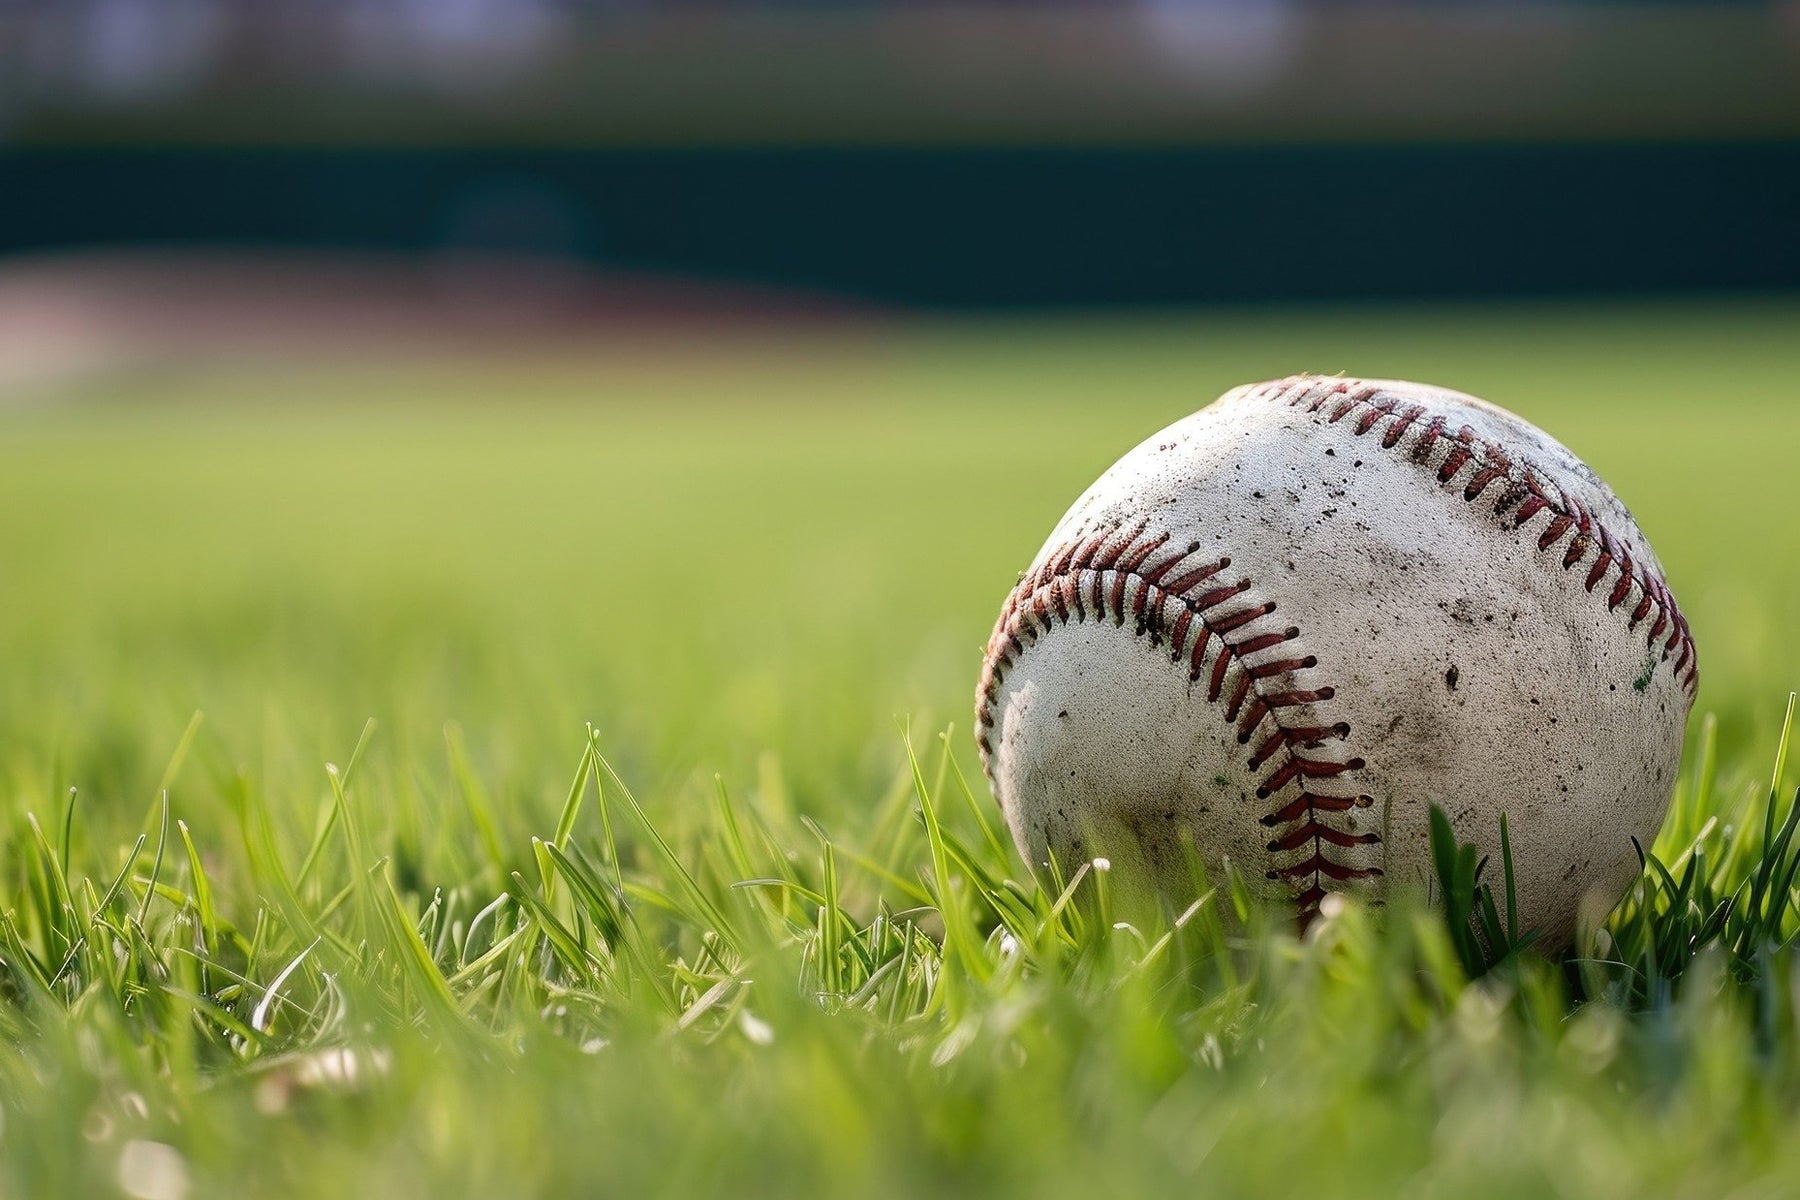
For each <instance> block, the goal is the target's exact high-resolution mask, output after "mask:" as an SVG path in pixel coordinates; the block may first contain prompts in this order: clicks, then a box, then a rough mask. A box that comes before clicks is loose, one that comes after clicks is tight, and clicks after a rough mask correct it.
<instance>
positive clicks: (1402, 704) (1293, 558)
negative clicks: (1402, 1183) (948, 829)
mask: <svg viewBox="0 0 1800 1200" xmlns="http://www.w3.org/2000/svg"><path fill="white" fill-rule="evenodd" d="M1696 671H1697V663H1696V658H1695V650H1694V645H1693V641H1692V638H1691V635H1690V633H1689V630H1688V625H1687V622H1686V620H1685V619H1684V618H1683V617H1682V615H1681V613H1680V611H1679V609H1678V608H1677V607H1676V603H1675V599H1674V597H1673V596H1672V595H1671V594H1670V592H1669V589H1668V586H1667V585H1666V583H1665V582H1664V580H1663V572H1662V568H1661V566H1660V565H1659V564H1658V562H1657V559H1656V556H1655V554H1654V552H1653V551H1652V550H1651V548H1650V545H1649V543H1648V541H1647V540H1646V538H1645V536H1644V533H1643V531H1642V530H1640V529H1639V528H1638V526H1637V524H1636V522H1635V521H1634V520H1633V519H1632V516H1631V514H1630V513H1629V512H1628V511H1627V510H1626V508H1625V506H1624V504H1623V503H1621V502H1620V500H1619V499H1618V498H1617V497H1616V496H1614V495H1613V493H1612V491H1611V490H1610V489H1609V488H1608V487H1607V486H1606V484H1605V483H1603V482H1602V481H1601V480H1600V479H1599V477H1598V476H1596V475H1595V474H1594V472H1593V471H1591V470H1590V469H1588V467H1587V466H1586V465H1584V464H1583V463H1582V462H1581V461H1580V460H1579V459H1578V458H1576V457H1575V455H1574V454H1572V453H1571V452H1570V451H1569V450H1568V449H1566V448H1565V447H1564V446H1562V445H1561V444H1560V443H1558V442H1557V441H1555V440H1554V439H1553V438H1551V437H1550V436H1549V435H1547V434H1545V433H1544V432H1542V431H1541V430H1539V429H1537V428H1536V427H1534V426H1532V425H1531V424H1529V423H1527V422H1526V421H1524V420H1522V419H1521V418H1519V417H1516V416H1514V415H1512V414H1511V413H1508V412H1506V411H1504V410H1503V409H1500V408H1498V407H1496V406H1494V405H1491V404H1488V403H1486V402H1484V401H1482V400H1478V399H1476V398H1474V397H1472V396H1467V395H1463V394H1461V393H1458V392H1453V391H1448V390H1444V389H1441V388H1436V387H1429V386H1425V385H1422V384H1416V383H1405V382H1399V381H1385V380H1371V381H1363V380H1355V379H1343V378H1336V377H1329V378H1327V377H1310V376H1308V377H1298V378H1292V379H1285V380H1280V381H1277V382H1272V383H1263V384H1255V385H1251V386H1246V387H1241V388H1238V389H1236V390H1234V391H1231V392H1229V393H1227V394H1226V395H1225V396H1223V397H1221V398H1220V399H1219V400H1218V401H1217V402H1216V403H1214V404H1212V405H1211V406H1209V407H1207V408H1205V409H1203V410H1201V411H1200V412H1198V413H1195V414H1194V415H1192V416H1190V417H1188V418H1186V419H1184V420H1182V421H1179V422H1177V423H1176V424H1174V425H1172V426H1170V427H1169V428H1167V429H1165V430H1163V431H1162V432H1160V433H1158V434H1156V435H1154V436H1153V437H1151V438H1149V439H1148V440H1147V441H1145V442H1144V443H1143V444H1142V445H1140V446H1138V447H1137V448H1136V449H1135V450H1132V451H1131V452H1130V453H1129V454H1127V455H1126V456H1125V457H1124V458H1122V459H1121V460H1119V462H1118V463H1116V464H1115V465H1114V466H1113V467H1112V468H1111V469H1110V470H1108V471H1107V472H1106V473H1105V474H1104V475H1102V476H1101V478H1100V479H1099V480H1098V481H1097V482H1096V483H1095V484H1094V485H1093V486H1092V487H1090V488H1089V489H1088V491H1087V492H1086V493H1085V494H1084V495H1083V496H1081V498H1080V499H1079V500H1077V501H1076V502H1075V504H1074V506H1073V507H1072V508H1071V509H1070V510H1069V511H1068V513H1067V514H1066V515H1065V516H1064V517H1063V518H1062V520H1061V521H1060V522H1059V523H1058V524H1057V526H1056V528H1055V529H1054V531H1052V533H1051V534H1050V537H1049V539H1048V540H1047V541H1046V542H1045V543H1044V547H1043V549H1042V550H1040V551H1039V552H1038V555H1037V558H1036V559H1035V561H1033V562H1032V564H1031V566H1030V567H1029V569H1028V570H1026V572H1025V573H1024V575H1023V576H1022V577H1021V578H1020V580H1019V582H1018V585H1017V586H1016V587H1015V588H1014V589H1013V591H1012V594H1011V595H1010V596H1009V597H1008V598H1007V600H1006V602H1005V605H1004V607H1003V608H1002V610H1001V613H1000V618H999V621H998V624H997V625H996V627H995V630H994V633H993V637H992V639H991V640H990V642H989V644H988V648H987V654H986V659H985V662H984V664H983V668H982V672H981V678H980V682H979V685H978V692H977V697H976V705H977V721H978V724H977V727H976V729H977V735H978V737H979V742H980V748H981V753H982V760H983V763H984V765H985V767H986V769H987V772H988V775H989V778H990V780H991V782H992V785H993V789H994V792H995V795H996V797H997V798H998V800H999V802H1000V805H1001V808H1002V809H1003V810H1004V812H1005V815H1006V819H1007V822H1008V824H1009V825H1010V827H1011V829H1012V833H1013V837H1014V839H1015V841H1016V842H1017V844H1018V846H1019V849H1020V851H1021V853H1023V854H1024V855H1025V857H1026V860H1027V861H1028V862H1029V863H1030V864H1032V866H1033V869H1034V870H1038V871H1040V872H1042V871H1046V870H1047V869H1048V868H1049V866H1050V863H1051V861H1052V860H1053V859H1054V860H1055V862H1056V863H1057V864H1058V867H1059V868H1060V869H1062V870H1063V871H1064V872H1065V873H1066V872H1067V871H1068V870H1069V869H1072V867H1073V865H1074V864H1076V863H1078V862H1080V861H1082V860H1085V859H1090V858H1093V857H1095V856H1096V855H1100V854H1104V855H1106V856H1107V857H1108V858H1109V859H1110V860H1111V862H1112V864H1113V866H1114V874H1115V877H1116V878H1118V879H1119V881H1120V883H1121V885H1122V886H1126V887H1131V886H1136V887H1139V888H1141V889H1147V890H1150V891H1160V892H1162V893H1163V894H1164V895H1165V897H1166V898H1168V899H1170V900H1178V899H1180V897H1179V896H1177V895H1174V894H1173V893H1174V892H1175V891H1176V889H1179V888H1180V887H1182V886H1184V883H1183V881H1184V880H1187V879H1189V878H1191V876H1190V875H1189V873H1188V871H1187V869H1186V868H1187V866H1188V864H1190V863H1191V862H1193V861H1196V860H1197V861H1198V862H1199V863H1200V864H1201V865H1202V866H1203V867H1205V868H1206V870H1207V872H1208V874H1209V875H1215V873H1217V872H1221V871H1223V870H1224V869H1225V867H1226V866H1227V864H1229V865H1230V867H1231V868H1233V869H1234V870H1236V871H1237V872H1238V873H1239V874H1240V875H1241V876H1242V877H1243V878H1245V879H1246V880H1248V881H1250V882H1251V884H1252V886H1253V887H1254V888H1255V889H1256V890H1257V891H1259V892H1260V893H1261V894H1263V895H1264V896H1266V897H1267V898H1268V899H1269V901H1270V902H1271V903H1272V904H1278V905H1284V906H1287V907H1289V908H1291V910H1292V912H1293V914H1294V916H1295V918H1296V919H1297V920H1298V922H1299V924H1300V925H1301V926H1302V927H1305V926H1307V925H1308V924H1309V923H1310V922H1311V921H1312V920H1313V918H1314V917H1316V915H1317V914H1318V912H1319V911H1320V908H1321V906H1322V905H1324V904H1325V903H1326V901H1327V898H1328V897H1330V896H1331V895H1333V894H1334V893H1353V894H1357V895H1360V896H1363V897H1365V898H1366V899H1369V900H1372V901H1376V902H1379V901H1381V900H1383V899H1385V898H1386V897H1387V896H1389V895H1391V894H1393V893H1394V892H1395V891H1396V890H1398V889H1414V890H1416V891H1417V892H1418V893H1420V894H1426V893H1428V892H1429V890H1430V883H1431V880H1432V878H1433V874H1432V867H1431V857H1430V841H1429V819H1430V810H1431V807H1432V806H1433V805H1434V804H1435V805H1437V806H1439V807H1441V808H1442V809H1443V810H1444V811H1445V813H1446V814H1447V816H1448V817H1449V819H1450V821H1451V824H1452V826H1453V827H1454V829H1455V832H1456V834H1457V836H1458V838H1459V840H1462V841H1464V842H1472V843H1474V844H1476V845H1477V846H1479V847H1481V848H1482V850H1483V851H1484V852H1486V853H1489V854H1490V855H1497V854H1498V850H1499V846H1500V822H1501V817H1502V814H1505V816H1506V819H1507V823H1508V827H1509V832H1510V840H1511V847H1512V851H1513V858H1514V861H1515V869H1516V872H1517V876H1516V883H1515V893H1514V894H1515V898H1516V901H1517V904H1518V913H1519V919H1520V922H1521V924H1522V925H1524V926H1527V927H1532V928H1536V929H1538V930H1540V931H1541V933H1542V935H1543V938H1544V940H1545V943H1546V944H1549V945H1555V944H1560V943H1563V942H1566V941H1567V939H1568V937H1569V936H1570V934H1571V932H1572V931H1573V929H1574V926H1575V923H1576V920H1577V916H1578V913H1580V912H1581V911H1582V905H1583V902H1584V899H1585V898H1589V897H1592V899H1593V901H1594V902H1596V903H1597V904H1598V905H1599V907H1600V909H1601V910H1602V911H1603V910H1604V907H1606V906H1609V905H1610V904H1611V903H1612V902H1613V901H1615V900H1617V898H1618V897H1619V896H1620V895H1621V894H1622V893H1623V891H1624V890H1625V888H1626V887H1627V886H1628V885H1629V884H1630V882H1631V880H1632V879H1633V878H1635V877H1636V875H1637V873H1638V871H1639V859H1638V854H1637V849H1636V847H1635V846H1634V844H1633V839H1634V838H1635V839H1636V840H1637V842H1638V843H1640V844H1642V845H1646V846H1647V845H1648V844H1649V842H1650V841H1651V839H1652V838H1653V837H1654V835H1655V834H1656V831H1657V829H1658V827H1659V825H1660V823H1661V821H1662V817H1663V814H1664V810H1665V808H1666V806H1667V803H1668V798H1669V794H1670V790H1671V787H1672V784H1673V782H1674V778H1675V772H1676V768H1677V765H1678V762H1679V759H1680V755H1681V744H1682V735H1683V730H1684V727H1685V724H1686V720H1687V714H1688V709H1689V707H1690V705H1691V702H1692V697H1693V693H1694V687H1695V683H1696V677H1697V675H1696ZM1215 877H1216V875H1215Z"/></svg>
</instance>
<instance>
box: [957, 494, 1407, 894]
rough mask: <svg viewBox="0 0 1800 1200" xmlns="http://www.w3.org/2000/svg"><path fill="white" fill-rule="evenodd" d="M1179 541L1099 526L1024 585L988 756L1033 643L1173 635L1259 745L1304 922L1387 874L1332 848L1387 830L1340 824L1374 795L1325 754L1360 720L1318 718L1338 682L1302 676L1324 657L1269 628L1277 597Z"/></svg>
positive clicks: (1179, 651) (980, 737)
mask: <svg viewBox="0 0 1800 1200" xmlns="http://www.w3.org/2000/svg"><path fill="white" fill-rule="evenodd" d="M1168 540H1169V539H1168V535H1167V534H1160V535H1150V534H1149V533H1148V532H1147V525H1146V524H1144V523H1139V524H1137V525H1134V526H1127V527H1124V528H1120V529H1115V530H1112V531H1110V532H1107V533H1102V534H1097V535H1094V536H1092V537H1088V538H1086V539H1083V540H1081V541H1078V542H1073V543H1068V544H1065V545H1063V546H1061V547H1059V548H1057V549H1056V550H1053V551H1051V552H1050V553H1048V554H1046V555H1045V556H1044V557H1043V559H1042V561H1041V563H1040V565H1039V566H1038V567H1037V568H1036V569H1035V570H1033V571H1032V572H1031V573H1029V574H1027V575H1026V576H1025V577H1024V578H1023V579H1021V580H1020V581H1019V583H1018V585H1017V586H1016V587H1014V589H1013V591H1012V594H1011V595H1010V596H1008V597H1007V600H1006V604H1005V606H1004V607H1003V608H1002V609H1001V612H1000V619H999V621H998V622H997V623H996V624H995V627H994V633H993V636H992V637H990V638H989V639H988V646H987V654H986V655H985V657H984V660H983V663H982V670H981V679H980V682H979V684H978V686H977V693H976V721H977V738H976V740H977V743H978V745H979V746H980V748H981V756H982V765H983V767H984V768H985V769H987V770H988V771H989V773H990V777H991V773H992V758H993V748H992V744H991V742H990V733H991V732H992V730H993V728H994V721H995V717H994V708H995V705H996V703H997V701H998V700H999V695H1000V688H1001V685H1002V683H1003V682H1004V679H1005V675H1006V672H1007V671H1008V670H1009V669H1010V668H1011V667H1012V665H1013V663H1014V661H1015V660H1016V659H1017V658H1018V657H1019V656H1020V655H1022V654H1023V653H1024V652H1025V650H1026V648H1027V647H1028V646H1030V645H1031V644H1033V643H1034V642H1036V641H1037V639H1038V638H1039V637H1040V636H1042V635H1043V634H1044V633H1047V632H1048V631H1049V630H1051V629H1052V628H1054V627H1056V626H1058V625H1066V624H1068V623H1069V622H1070V621H1074V622H1076V623H1086V622H1098V621H1111V622H1112V623H1113V624H1114V625H1115V626H1121V627H1122V626H1123V625H1124V624H1125V621H1126V620H1127V619H1128V618H1129V619H1130V620H1131V621H1132V622H1133V623H1134V626H1135V630H1134V632H1135V634H1136V636H1139V637H1149V638H1150V640H1151V642H1152V644H1153V645H1159V646H1160V645H1163V644H1165V643H1166V644H1167V645H1168V646H1169V658H1170V661H1171V662H1176V663H1180V662H1183V661H1185V662H1186V664H1187V667H1188V679H1189V683H1190V685H1191V686H1200V685H1202V684H1204V686H1205V688H1206V698H1207V700H1208V702H1209V703H1213V704H1221V703H1222V704H1223V705H1224V713H1223V715H1224V718H1225V721H1226V722H1227V723H1228V724H1235V726H1236V732H1237V741H1238V744H1239V745H1241V746H1245V747H1248V748H1249V750H1248V752H1249V755H1250V757H1249V759H1248V760H1247V764H1248V766H1249V769H1250V770H1251V771H1252V772H1253V773H1255V774H1254V776H1253V777H1254V778H1256V780H1257V788H1256V795H1257V798H1258V799H1261V800H1269V801H1272V802H1273V803H1274V807H1273V808H1272V809H1271V810H1270V811H1269V812H1268V813H1266V814H1265V815H1264V816H1263V817H1262V818H1261V823H1262V824H1263V825H1264V826H1266V827H1268V828H1269V830H1270V831H1271V833H1272V834H1273V836H1272V838H1271V839H1270V841H1269V843H1268V847H1267V848H1268V850H1269V851H1270V852H1271V853H1276V854H1293V855H1294V856H1295V860H1294V861H1292V862H1289V863H1288V864H1286V865H1284V866H1280V867H1277V868H1275V869H1273V870H1271V871H1269V872H1268V873H1267V874H1268V877H1269V878H1270V879H1279V880H1283V881H1285V882H1286V883H1287V884H1288V885H1289V886H1290V888H1292V890H1293V892H1294V901H1295V905H1296V907H1297V908H1298V910H1299V913H1300V920H1301V925H1302V927H1304V926H1305V925H1306V923H1307V922H1308V921H1309V920H1310V919H1311V918H1312V917H1313V916H1314V915H1315V914H1316V913H1317V911H1318V908H1319V904H1320V902H1321V901H1322V900H1323V899H1324V898H1325V895H1326V893H1327V891H1328V888H1327V882H1328V881H1335V882H1345V881H1349V880H1356V879H1366V878H1369V877H1372V876H1377V875H1380V874H1381V873H1382V872H1381V869H1380V868H1378V867H1371V866H1359V865H1356V864H1355V863H1351V862H1346V861H1343V858H1342V856H1341V855H1340V854H1337V853H1334V848H1343V847H1351V846H1366V845H1373V844H1377V843H1379V842H1380V841H1381V837H1380V835H1379V834H1376V833H1356V832H1354V831H1352V830H1347V829H1343V828H1340V827H1339V826H1338V825H1336V824H1334V823H1333V822H1332V821H1331V820H1330V819H1328V818H1329V815H1330V814H1333V813H1342V812H1347V811H1349V810H1351V809H1353V808H1366V807H1368V806H1369V805H1370V803H1372V801H1371V799H1370V797H1369V796H1367V795H1364V794H1362V793H1360V792H1358V791H1356V790H1355V789H1354V788H1353V787H1351V786H1350V785H1351V784H1353V783H1354V780H1353V779H1352V778H1350V777H1351V776H1353V775H1354V773H1355V772H1357V771H1360V770H1361V769H1362V768H1363V766H1364V763H1363V760H1362V759H1360V758H1349V759H1338V758H1334V757H1332V756H1330V755H1329V754H1320V753H1319V751H1320V750H1322V749H1324V748H1325V746H1326V744H1327V743H1330V742H1339V743H1341V742H1343V741H1345V740H1346V739H1347V738H1348V737H1349V734H1350V727H1349V725H1348V724H1345V723H1343V722H1338V723H1336V724H1322V723H1320V722H1319V716H1318V713H1317V708H1318V706H1319V705H1321V704H1323V703H1324V702H1326V701H1329V700H1330V699H1331V698H1332V696H1333V695H1334V692H1333V689H1332V688H1331V687H1330V686H1321V687H1306V686H1304V684H1305V683H1306V682H1307V681H1306V680H1305V679H1304V678H1303V676H1304V675H1305V674H1307V673H1309V672H1312V671H1313V670H1315V669H1316V668H1317V666H1318V660H1317V658H1316V657H1315V656H1313V655H1310V654H1307V655H1296V654H1294V653H1293V652H1292V651H1293V649H1294V647H1293V643H1294V641H1295V639H1297V638H1298V637H1299V636H1300V631H1299V630H1298V629H1297V628H1293V627H1289V628H1287V629H1283V630H1280V631H1275V630H1272V629H1269V628H1267V625H1268V622H1266V621H1263V620H1262V618H1264V617H1266V616H1267V615H1268V614H1270V613H1272V612H1274V611H1275V604H1274V602H1273V601H1267V602H1263V601H1258V600H1256V599H1255V598H1254V597H1252V596H1250V595H1249V593H1250V591H1251V584H1250V581H1249V580H1248V579H1243V580H1240V581H1238V582H1237V583H1234V584H1224V585H1221V584H1220V583H1219V582H1218V580H1217V579H1216V578H1215V576H1217V575H1218V573H1219V572H1221V571H1223V570H1225V568H1227V567H1229V566H1230V565H1231V560H1230V559H1229V558H1221V559H1217V560H1205V559H1202V558H1199V557H1198V556H1197V555H1196V552H1197V551H1198V549H1199V545H1198V543H1194V544H1192V545H1190V546H1188V547H1187V549H1185V550H1183V549H1180V548H1178V547H1176V548H1170V547H1168V546H1167V542H1168ZM1209 653H1210V658H1209V657H1208V655H1209Z"/></svg>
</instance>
